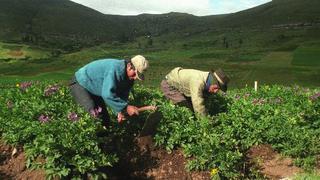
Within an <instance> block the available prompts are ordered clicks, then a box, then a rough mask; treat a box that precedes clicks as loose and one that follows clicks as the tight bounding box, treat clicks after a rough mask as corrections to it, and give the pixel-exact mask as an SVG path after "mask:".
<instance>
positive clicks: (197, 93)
mask: <svg viewBox="0 0 320 180" xmlns="http://www.w3.org/2000/svg"><path fill="white" fill-rule="evenodd" d="M228 82H229V78H228V77H227V75H226V74H225V73H224V72H223V71H222V70H221V69H218V70H216V71H214V72H206V71H200V70H196V69H183V68H181V67H176V68H174V69H173V70H171V72H170V73H169V74H167V75H166V76H165V79H164V80H163V81H162V82H161V90H162V92H163V93H164V95H165V96H166V97H167V98H168V99H170V100H171V101H173V103H175V104H178V103H187V104H186V105H187V107H190V108H191V109H192V110H193V111H194V112H196V113H199V114H201V115H208V111H207V109H206V108H205V105H204V100H205V96H206V94H208V95H209V94H214V93H217V92H218V91H219V90H222V91H224V92H226V91H227V84H228Z"/></svg>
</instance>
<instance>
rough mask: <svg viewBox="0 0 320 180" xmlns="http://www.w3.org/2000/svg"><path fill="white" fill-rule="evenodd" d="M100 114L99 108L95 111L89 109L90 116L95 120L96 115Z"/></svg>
mask: <svg viewBox="0 0 320 180" xmlns="http://www.w3.org/2000/svg"><path fill="white" fill-rule="evenodd" d="M101 112H102V108H101V107H100V106H99V107H98V108H95V109H91V110H90V114H91V115H92V116H93V117H94V118H96V117H98V115H99V114H100V113H101Z"/></svg>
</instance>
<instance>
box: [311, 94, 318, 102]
mask: <svg viewBox="0 0 320 180" xmlns="http://www.w3.org/2000/svg"><path fill="white" fill-rule="evenodd" d="M319 97H320V92H318V93H316V94H314V95H313V96H311V97H310V99H311V100H312V101H315V100H317V99H318V98H319Z"/></svg>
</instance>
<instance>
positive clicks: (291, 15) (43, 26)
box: [0, 0, 320, 47]
mask: <svg viewBox="0 0 320 180" xmlns="http://www.w3.org/2000/svg"><path fill="white" fill-rule="evenodd" d="M319 7H320V1H319V0H273V1H272V2H269V3H266V4H264V5H261V6H258V7H255V8H251V9H248V10H245V11H241V12H238V13H232V14H225V15H213V16H202V17H198V16H193V15H190V14H185V13H168V14H160V15H151V14H142V15H138V16H119V15H105V14H102V13H100V12H98V11H95V10H93V9H90V8H87V7H85V6H82V5H80V4H77V3H74V2H72V1H69V0H0V41H14V42H29V43H35V44H39V45H44V46H55V47H61V46H65V45H66V44H67V45H70V44H72V45H73V46H76V45H85V46H90V45H95V44H98V43H101V42H111V41H121V42H126V41H131V40H133V39H135V38H136V37H139V36H142V35H153V36H158V35H163V34H167V33H181V32H184V33H192V32H198V33H201V32H204V31H207V30H210V29H219V28H228V27H247V28H250V27H252V26H263V27H271V26H274V25H281V24H289V23H313V22H319V21H320V8H319Z"/></svg>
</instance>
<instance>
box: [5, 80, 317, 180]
mask: <svg viewBox="0 0 320 180" xmlns="http://www.w3.org/2000/svg"><path fill="white" fill-rule="evenodd" d="M2 86H3V87H2V88H1V92H0V115H1V116H0V123H1V124H2V126H1V127H0V133H1V137H2V139H3V140H4V141H5V142H6V143H8V144H11V145H14V146H23V149H24V151H25V154H26V158H27V161H26V162H27V167H28V168H35V169H38V168H42V169H44V170H45V173H46V176H47V177H48V178H53V177H60V178H70V177H72V178H84V177H92V178H94V179H96V178H106V177H108V175H109V174H108V172H109V171H107V170H106V169H105V168H107V169H110V168H111V170H112V167H113V166H116V165H117V162H118V161H119V158H121V153H120V152H129V151H130V150H131V149H132V146H131V145H130V143H129V142H130V141H132V140H133V138H135V137H136V136H137V135H138V132H139V131H140V130H141V129H142V127H143V124H144V123H145V122H146V121H150V120H151V119H152V118H160V119H159V124H158V126H157V131H156V134H155V137H154V140H155V143H156V145H157V146H158V147H162V148H164V149H166V150H167V151H169V152H171V151H173V150H174V149H177V148H179V149H182V152H183V155H184V157H186V158H187V159H188V162H187V164H186V168H187V169H188V170H191V171H192V170H201V171H208V172H211V178H213V179H214V178H228V179H229V178H234V179H239V178H259V177H262V175H261V174H260V173H259V170H258V169H255V167H254V166H252V164H251V165H250V164H248V162H247V161H246V153H247V151H248V150H249V149H250V148H251V147H254V146H257V145H263V144H268V145H270V146H272V148H274V149H275V150H276V151H277V152H279V153H281V154H282V155H284V156H286V157H290V158H292V159H293V160H294V165H296V166H299V167H301V168H303V169H304V170H306V171H307V172H310V171H313V170H314V169H315V168H316V167H317V163H319V161H318V160H319V159H318V158H319V152H320V139H319V137H320V89H319V88H317V89H314V88H312V89H309V88H301V87H299V86H292V87H284V86H277V85H274V86H260V87H259V89H258V91H254V90H253V89H252V88H243V89H236V90H231V91H230V92H228V93H227V94H217V95H213V96H210V98H208V101H207V104H206V105H207V107H208V109H209V112H210V116H207V117H198V116H197V117H195V116H193V115H192V112H191V111H190V110H189V109H187V108H185V107H180V106H176V105H173V104H171V103H170V102H169V101H167V100H166V99H165V98H164V97H163V95H162V93H161V92H159V91H158V90H155V89H148V88H145V87H143V86H137V87H136V88H135V92H136V95H135V98H133V97H131V96H130V102H131V103H132V104H134V105H136V106H143V105H147V104H152V105H156V106H157V107H158V110H157V112H145V113H142V114H140V115H139V116H137V117H132V118H128V119H127V121H125V122H124V123H122V124H119V123H118V122H117V121H116V119H115V117H114V116H111V124H110V127H109V128H107V129H104V128H103V126H102V122H101V121H99V120H97V119H96V118H95V116H92V115H90V114H88V113H86V112H84V110H83V109H82V108H81V107H79V106H77V105H76V104H75V103H74V102H73V100H72V97H71V95H70V92H69V89H68V87H67V86H65V85H63V84H61V83H57V82H39V81H26V82H21V83H18V84H2ZM153 113H159V114H160V116H152V114H153ZM110 114H111V112H110ZM99 134H100V135H99ZM101 134H103V135H102V136H101ZM39 159H41V160H40V161H39Z"/></svg>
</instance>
